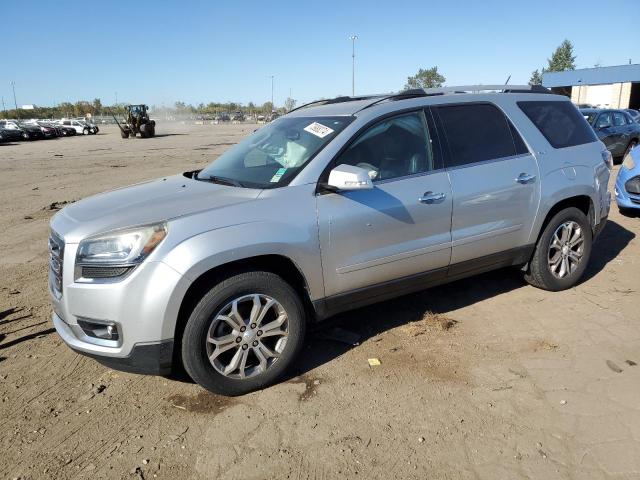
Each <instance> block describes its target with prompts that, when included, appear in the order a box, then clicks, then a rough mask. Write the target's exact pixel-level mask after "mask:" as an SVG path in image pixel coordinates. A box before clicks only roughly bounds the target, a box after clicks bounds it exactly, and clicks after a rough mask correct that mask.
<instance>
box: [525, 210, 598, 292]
mask: <svg viewBox="0 0 640 480" xmlns="http://www.w3.org/2000/svg"><path fill="white" fill-rule="evenodd" d="M569 221H573V222H576V223H577V224H578V225H579V226H580V229H581V231H582V235H583V247H582V257H581V259H580V261H579V262H578V264H577V265H576V266H575V270H573V271H572V272H571V273H569V274H568V275H566V276H565V277H563V278H558V277H557V276H556V275H554V274H553V273H552V271H551V268H550V267H549V257H548V256H549V248H550V245H551V241H552V237H553V235H554V234H555V232H556V230H557V229H558V228H559V227H560V226H561V225H562V224H564V223H566V222H569ZM592 244H593V232H592V230H591V224H590V222H589V220H588V219H587V217H586V215H585V214H584V213H583V212H582V211H581V210H579V209H577V208H574V207H570V208H566V209H564V210H561V211H560V212H558V213H556V214H555V215H554V216H553V218H552V219H551V220H550V221H549V223H548V224H547V226H546V227H545V229H544V231H543V232H542V235H540V238H539V239H538V243H537V244H536V248H535V252H534V254H533V257H532V258H531V261H530V262H529V268H528V271H527V273H526V274H525V280H526V281H527V282H528V283H530V284H531V285H533V286H534V287H538V288H541V289H543V290H550V291H553V292H557V291H560V290H566V289H568V288H571V287H573V286H574V285H575V284H576V283H578V281H579V280H580V277H582V275H583V273H584V271H585V269H586V268H587V264H588V263H589V257H590V256H591V247H592Z"/></svg>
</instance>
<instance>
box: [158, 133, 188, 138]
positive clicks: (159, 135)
mask: <svg viewBox="0 0 640 480" xmlns="http://www.w3.org/2000/svg"><path fill="white" fill-rule="evenodd" d="M178 135H189V134H188V133H157V134H155V135H154V136H153V138H162V137H176V136H178Z"/></svg>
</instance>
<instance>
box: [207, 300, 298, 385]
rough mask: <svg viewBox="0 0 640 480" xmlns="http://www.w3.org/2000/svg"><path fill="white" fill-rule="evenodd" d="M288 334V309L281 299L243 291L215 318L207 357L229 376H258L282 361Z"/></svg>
mask: <svg viewBox="0 0 640 480" xmlns="http://www.w3.org/2000/svg"><path fill="white" fill-rule="evenodd" d="M288 336H289V321H288V316H287V312H286V311H285V309H284V307H283V306H282V305H281V304H280V303H279V302H278V301H277V300H275V299H274V298H272V297H269V296H268V295H263V294H259V293H253V294H249V295H243V296H241V297H238V298H236V299H234V300H232V301H230V302H229V303H227V304H226V305H225V306H224V307H222V308H221V309H220V310H219V311H218V313H216V315H215V316H214V317H213V319H212V320H211V324H210V325H209V328H208V330H207V338H206V350H207V357H208V358H209V362H210V363H211V365H212V366H213V368H215V370H216V371H217V372H218V373H220V374H222V375H224V376H225V377H228V378H234V379H245V378H250V377H254V376H256V375H260V374H262V373H264V372H266V371H267V370H268V369H269V368H271V367H272V366H273V364H274V363H276V362H277V361H278V359H279V357H280V355H281V354H282V352H283V351H284V348H285V346H286V343H287V339H288Z"/></svg>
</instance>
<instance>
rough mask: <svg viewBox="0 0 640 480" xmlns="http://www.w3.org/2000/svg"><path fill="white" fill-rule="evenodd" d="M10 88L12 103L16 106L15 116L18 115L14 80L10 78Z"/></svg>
mask: <svg viewBox="0 0 640 480" xmlns="http://www.w3.org/2000/svg"><path fill="white" fill-rule="evenodd" d="M9 83H11V88H12V89H13V105H14V106H15V107H16V111H15V114H16V117H18V102H17V101H16V82H14V81H13V80H11V82H9Z"/></svg>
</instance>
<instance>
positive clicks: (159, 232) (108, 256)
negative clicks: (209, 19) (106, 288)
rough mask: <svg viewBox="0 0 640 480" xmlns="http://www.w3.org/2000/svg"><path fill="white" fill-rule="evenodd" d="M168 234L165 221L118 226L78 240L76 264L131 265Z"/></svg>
mask: <svg viewBox="0 0 640 480" xmlns="http://www.w3.org/2000/svg"><path fill="white" fill-rule="evenodd" d="M166 236H167V224H166V223H160V224H157V225H148V226H145V227H137V228H131V229H127V230H117V231H114V232H109V233H105V234H102V235H97V236H95V237H89V238H87V239H85V240H82V241H81V242H80V245H79V246H78V253H77V254H76V265H87V266H93V267H99V266H104V267H112V266H115V265H118V266H134V265H137V264H139V263H141V262H142V261H143V260H144V259H145V258H147V257H148V256H149V254H150V253H151V252H153V250H154V249H155V248H156V247H157V246H158V245H159V244H160V242H162V240H163V239H164V237H166Z"/></svg>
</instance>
